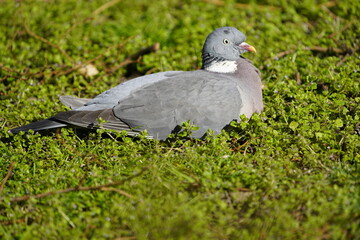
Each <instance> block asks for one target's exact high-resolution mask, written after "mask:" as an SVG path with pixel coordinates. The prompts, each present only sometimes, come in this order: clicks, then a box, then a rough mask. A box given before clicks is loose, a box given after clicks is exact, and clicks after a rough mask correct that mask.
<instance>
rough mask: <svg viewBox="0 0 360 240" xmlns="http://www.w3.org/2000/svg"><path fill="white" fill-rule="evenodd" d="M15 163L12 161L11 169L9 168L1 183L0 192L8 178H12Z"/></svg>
mask: <svg viewBox="0 0 360 240" xmlns="http://www.w3.org/2000/svg"><path fill="white" fill-rule="evenodd" d="M14 165H15V162H11V163H10V166H9V170H8V172H7V173H6V175H5V177H4V179H3V180H2V181H1V184H0V193H1V192H2V190H3V189H4V186H5V184H6V182H7V180H8V179H9V178H10V176H11V172H12V170H13V168H14Z"/></svg>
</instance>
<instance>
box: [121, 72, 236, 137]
mask: <svg viewBox="0 0 360 240" xmlns="http://www.w3.org/2000/svg"><path fill="white" fill-rule="evenodd" d="M168 76H169V78H168V79H166V80H164V81H161V82H157V83H154V84H152V85H148V86H145V87H144V88H142V89H140V90H138V91H135V92H133V93H132V94H131V95H130V96H129V97H128V98H126V99H123V100H122V101H121V102H119V104H118V105H117V106H115V107H114V115H115V116H116V117H118V118H119V119H121V120H122V121H123V122H125V123H126V124H128V125H129V126H130V127H131V128H137V129H138V130H144V129H146V130H147V131H148V132H149V134H150V135H152V136H154V137H155V138H159V139H164V138H166V137H167V136H168V135H169V134H170V133H171V132H172V131H173V129H174V128H175V127H176V126H177V125H180V124H181V123H182V122H184V121H187V120H190V121H191V122H192V123H194V124H196V125H198V127H199V128H200V129H199V130H197V131H195V132H194V135H193V136H195V137H201V136H203V135H204V134H205V132H206V131H207V130H208V129H212V130H214V131H215V133H219V132H220V131H221V129H222V128H224V127H225V126H226V125H227V124H228V123H230V122H231V121H232V120H234V119H238V118H239V115H240V109H241V107H242V102H241V97H240V93H239V90H238V88H237V83H236V80H235V79H234V78H233V77H230V76H228V75H224V74H217V73H210V72H206V71H203V70H199V71H193V72H184V73H179V74H173V75H172V76H170V75H168Z"/></svg>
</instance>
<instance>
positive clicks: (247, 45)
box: [239, 42, 256, 53]
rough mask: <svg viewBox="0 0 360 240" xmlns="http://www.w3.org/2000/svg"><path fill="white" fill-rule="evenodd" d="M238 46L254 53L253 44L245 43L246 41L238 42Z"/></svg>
mask: <svg viewBox="0 0 360 240" xmlns="http://www.w3.org/2000/svg"><path fill="white" fill-rule="evenodd" d="M239 47H240V48H241V49H243V50H245V51H247V52H254V53H256V49H255V48H254V47H253V46H251V45H249V44H247V43H246V42H242V43H240V45H239Z"/></svg>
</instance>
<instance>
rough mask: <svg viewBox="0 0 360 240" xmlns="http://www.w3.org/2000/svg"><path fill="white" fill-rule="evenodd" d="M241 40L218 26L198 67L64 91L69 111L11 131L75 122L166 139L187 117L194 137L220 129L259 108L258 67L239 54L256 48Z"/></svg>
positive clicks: (231, 30)
mask: <svg viewBox="0 0 360 240" xmlns="http://www.w3.org/2000/svg"><path fill="white" fill-rule="evenodd" d="M245 39H246V37H245V35H244V34H243V33H242V32H240V31H239V30H237V29H236V28H233V27H221V28H218V29H216V30H215V31H213V32H212V33H211V34H210V35H209V36H208V37H207V38H206V41H205V43H204V46H203V49H202V68H201V69H200V70H196V71H169V72H159V73H155V74H150V75H146V76H142V77H138V78H135V79H132V80H129V81H126V82H124V83H121V84H119V85H117V86H116V87H114V88H111V89H110V90H107V91H105V92H103V93H101V94H100V95H98V96H96V97H95V98H93V99H82V98H76V97H70V96H63V97H61V98H60V100H61V101H62V102H63V103H64V104H65V105H67V106H69V107H71V108H72V110H70V111H66V112H60V113H58V114H56V115H55V116H53V117H50V118H48V119H45V120H40V121H38V122H34V123H30V124H28V125H25V126H21V127H18V128H14V129H12V130H10V132H12V133H18V132H20V131H28V130H30V129H32V130H34V131H39V130H45V129H51V128H59V127H65V126H79V127H84V128H105V129H114V130H118V131H121V130H126V131H127V132H128V134H129V135H137V134H139V132H141V131H143V130H146V131H147V132H148V135H149V137H150V138H156V139H166V138H167V136H168V135H169V134H170V133H172V132H173V131H174V129H175V127H177V126H179V125H181V123H183V122H185V121H188V120H190V122H191V123H193V124H196V125H197V126H198V127H199V129H198V130H196V131H194V132H193V135H192V136H193V137H196V138H199V137H202V136H203V135H204V134H205V133H206V131H207V130H208V129H212V130H213V131H214V133H215V134H218V133H220V132H221V129H223V128H224V127H225V126H226V125H228V124H229V123H230V122H231V121H233V120H237V121H239V119H240V118H239V116H240V115H242V114H244V115H245V116H246V117H248V118H250V117H251V115H252V114H253V113H255V112H257V113H259V112H261V111H262V109H263V102H262V92H261V88H262V87H261V79H260V72H259V70H258V69H257V68H256V67H254V65H253V64H252V62H251V61H250V60H248V59H246V58H244V57H242V56H241V54H243V53H244V52H248V51H250V52H255V48H254V47H253V46H251V45H249V44H247V43H246V42H245ZM99 118H101V119H103V120H105V121H99Z"/></svg>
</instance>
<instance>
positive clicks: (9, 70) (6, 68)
mask: <svg viewBox="0 0 360 240" xmlns="http://www.w3.org/2000/svg"><path fill="white" fill-rule="evenodd" d="M0 69H4V70H5V71H7V72H9V73H17V74H19V72H18V71H17V70H15V69H12V68H8V67H5V66H4V65H3V64H2V63H0Z"/></svg>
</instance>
